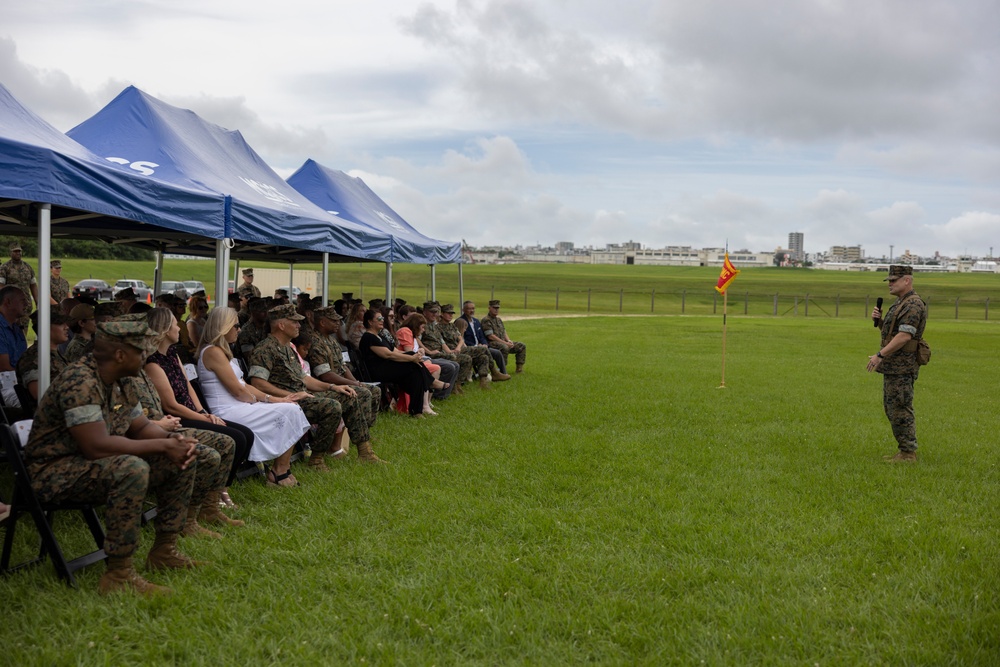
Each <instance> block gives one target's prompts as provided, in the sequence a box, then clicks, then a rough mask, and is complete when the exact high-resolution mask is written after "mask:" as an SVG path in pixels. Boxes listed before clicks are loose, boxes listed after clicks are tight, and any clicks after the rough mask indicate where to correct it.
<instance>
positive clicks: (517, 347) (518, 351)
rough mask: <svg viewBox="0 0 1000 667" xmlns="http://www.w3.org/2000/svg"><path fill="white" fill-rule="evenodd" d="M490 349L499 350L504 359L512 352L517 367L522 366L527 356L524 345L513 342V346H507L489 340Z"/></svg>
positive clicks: (526, 349)
mask: <svg viewBox="0 0 1000 667" xmlns="http://www.w3.org/2000/svg"><path fill="white" fill-rule="evenodd" d="M490 347H492V348H493V349H494V350H500V353H501V354H503V356H504V358H505V359H506V358H507V356H508V355H509V354H510V353H512V352H513V353H514V361H515V362H517V365H518V366H523V365H524V358H525V357H526V356H527V354H528V348H527V346H525V344H524V343H517V342H515V343H514V344H513V345H507V344H506V343H498V342H496V341H493V340H491V341H490Z"/></svg>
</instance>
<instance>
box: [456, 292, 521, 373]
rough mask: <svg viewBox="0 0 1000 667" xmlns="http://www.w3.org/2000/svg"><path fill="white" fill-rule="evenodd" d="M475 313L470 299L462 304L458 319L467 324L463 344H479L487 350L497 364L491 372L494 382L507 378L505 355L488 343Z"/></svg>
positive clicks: (474, 306)
mask: <svg viewBox="0 0 1000 667" xmlns="http://www.w3.org/2000/svg"><path fill="white" fill-rule="evenodd" d="M475 314H476V304H474V303H473V302H472V301H466V302H465V303H463V304H462V317H461V318H459V319H462V320H465V323H466V325H467V327H466V329H465V334H464V338H465V344H466V345H468V346H469V347H475V346H477V345H481V346H482V347H484V348H486V349H487V350H488V351H489V353H490V355H491V356H492V357H493V361H494V363H496V366H497V367H496V368H495V369H493V370H492V374H491V375H492V378H493V381H494V382H497V381H503V380H509V379H510V376H509V375H507V373H506V368H507V357H506V356H504V355H503V354H501V352H500V350H495V349H493V348H491V347H490V346H489V345H488V342H489V341H487V340H486V334H485V333H483V325H482V323H480V321H479V320H478V319H476V317H475Z"/></svg>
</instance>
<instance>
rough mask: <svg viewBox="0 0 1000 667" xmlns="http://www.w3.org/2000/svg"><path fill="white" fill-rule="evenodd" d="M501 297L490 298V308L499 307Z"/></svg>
mask: <svg viewBox="0 0 1000 667" xmlns="http://www.w3.org/2000/svg"><path fill="white" fill-rule="evenodd" d="M499 307H500V299H490V308H499Z"/></svg>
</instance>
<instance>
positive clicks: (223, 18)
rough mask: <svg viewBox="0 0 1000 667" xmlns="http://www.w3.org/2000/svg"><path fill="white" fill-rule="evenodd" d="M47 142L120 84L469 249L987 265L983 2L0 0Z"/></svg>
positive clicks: (994, 24) (19, 89) (996, 133)
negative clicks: (726, 250) (841, 254)
mask: <svg viewBox="0 0 1000 667" xmlns="http://www.w3.org/2000/svg"><path fill="white" fill-rule="evenodd" d="M0 17H2V21H0V82H2V83H3V84H4V85H6V86H7V87H8V88H9V89H10V90H11V91H12V92H13V93H14V95H15V96H17V97H18V98H19V99H20V100H21V101H22V102H23V103H25V104H26V105H27V106H29V107H30V108H32V109H33V110H34V111H35V112H36V113H38V114H39V115H41V116H42V117H44V118H45V119H46V120H48V121H49V122H51V123H52V124H54V125H55V126H56V127H58V128H60V129H62V130H68V129H70V128H71V127H73V126H74V125H76V124H77V123H79V122H81V121H82V120H84V119H85V118H87V117H89V116H90V115H92V114H93V113H95V112H96V111H97V110H98V109H100V108H101V107H102V106H103V105H104V104H106V103H107V102H109V101H110V100H111V99H112V98H113V97H114V96H115V95H117V93H118V92H120V91H121V89H122V88H124V87H125V86H127V85H130V84H132V85H135V86H137V87H139V88H141V89H143V90H144V91H146V92H147V93H149V94H151V95H154V96H156V97H159V98H161V99H163V100H165V101H167V102H169V103H171V104H175V105H178V106H182V107H186V108H190V109H193V110H194V111H196V112H197V113H199V114H200V115H201V116H202V117H204V118H206V119H207V120H209V121H212V122H214V123H217V124H219V125H222V126H224V127H227V128H230V129H237V130H240V131H241V132H242V133H243V135H244V136H245V137H246V138H247V140H248V141H249V143H250V144H251V145H252V146H253V147H254V148H255V149H256V150H257V152H259V153H260V154H261V155H262V156H263V157H264V159H265V160H267V161H268V163H269V164H270V165H271V166H272V167H273V168H274V169H275V170H276V171H277V172H278V173H280V174H281V175H282V176H288V175H290V174H291V173H292V172H293V171H295V169H297V168H298V167H299V165H301V164H302V162H304V161H305V160H306V159H307V158H313V159H315V160H317V161H318V162H320V163H322V164H325V165H326V166H329V167H332V168H335V169H342V170H344V171H347V172H349V173H351V174H353V175H356V176H361V177H362V178H364V179H365V181H366V182H367V183H368V184H369V185H370V186H371V187H372V188H373V189H374V190H375V191H376V192H378V193H379V194H380V195H381V196H382V198H383V199H385V200H386V201H387V202H388V203H389V204H390V205H391V206H393V208H395V209H396V210H397V211H398V212H399V213H400V214H401V215H403V217H404V218H406V219H407V220H408V221H409V222H410V223H411V224H413V225H414V226H416V227H417V228H418V229H420V230H421V231H424V232H425V233H427V234H429V235H431V236H435V237H437V238H443V239H448V240H458V239H462V238H464V239H466V240H467V241H468V242H469V243H471V244H473V245H484V244H510V245H513V244H518V243H520V244H535V243H541V244H543V245H551V244H553V243H555V242H556V241H573V242H575V243H576V244H577V245H595V246H603V245H604V244H606V243H615V242H622V241H628V240H635V241H638V242H640V243H642V244H643V245H645V246H647V247H661V246H664V245H693V246H695V247H702V246H721V245H722V244H724V243H725V242H726V241H727V239H728V242H729V245H730V248H732V249H737V248H744V247H745V248H748V249H750V250H754V251H759V250H773V249H774V248H776V247H778V246H785V245H786V244H787V239H788V232H790V231H801V232H803V233H804V234H805V243H806V250H807V251H808V252H817V251H824V250H826V249H828V248H829V246H831V245H855V244H861V245H862V246H864V248H865V251H866V254H867V255H869V256H883V255H888V253H889V245H890V244H893V245H894V246H895V253H896V254H899V253H901V252H902V251H903V250H905V249H910V250H912V251H913V252H915V253H919V254H923V255H932V254H933V253H934V252H935V251H939V252H941V253H942V254H945V255H955V254H960V253H962V254H964V253H970V254H973V255H981V256H985V255H987V254H988V253H989V252H990V248H991V247H993V248H994V253H995V254H1000V40H998V39H997V36H998V35H1000V3H998V2H997V1H996V0H958V1H956V2H950V3H946V2H941V1H939V0H933V1H930V0H700V1H698V2H691V1H690V0H619V1H618V2H610V1H608V0H530V1H521V0H437V1H433V2H419V1H403V0H371V1H369V2H366V3H346V2H330V1H329V0H284V2H280V3H275V2H259V1H258V0H239V1H238V2H237V1H235V0H31V1H30V2H14V1H13V0H3V3H2V5H0Z"/></svg>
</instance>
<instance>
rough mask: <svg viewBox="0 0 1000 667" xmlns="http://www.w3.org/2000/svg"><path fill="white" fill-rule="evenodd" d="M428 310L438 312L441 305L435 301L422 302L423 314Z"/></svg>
mask: <svg viewBox="0 0 1000 667" xmlns="http://www.w3.org/2000/svg"><path fill="white" fill-rule="evenodd" d="M428 310H436V311H438V312H440V311H441V304H439V303H438V302H437V301H424V312H425V313H426V312H427V311H428Z"/></svg>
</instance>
